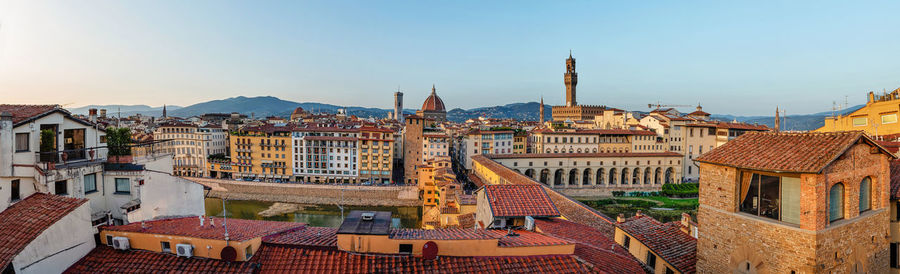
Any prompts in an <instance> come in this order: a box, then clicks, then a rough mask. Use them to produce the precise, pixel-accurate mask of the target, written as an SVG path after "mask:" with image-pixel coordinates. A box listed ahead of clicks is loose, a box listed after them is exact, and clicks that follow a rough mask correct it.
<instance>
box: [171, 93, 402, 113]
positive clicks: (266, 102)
mask: <svg viewBox="0 0 900 274" xmlns="http://www.w3.org/2000/svg"><path fill="white" fill-rule="evenodd" d="M298 106H299V107H302V108H303V109H304V110H306V111H311V112H315V113H337V110H338V109H340V108H344V109H346V110H347V114H348V115H356V116H359V117H364V118H365V117H374V118H383V117H387V115H388V112H390V111H391V110H388V109H379V108H364V107H344V106H337V105H331V104H322V103H315V102H305V103H298V102H292V101H287V100H282V99H279V98H276V97H272V96H259V97H244V96H238V97H232V98H228V99H222V100H213V101H208V102H203V103H198V104H194V105H190V106H187V107H184V108H181V109H178V110H176V111H169V116H176V117H191V116H197V115H202V114H204V113H232V112H238V113H241V114H246V115H248V116H249V115H253V116H255V117H266V116H278V117H288V116H290V115H291V112H293V111H294V109H296V108H297V107H298ZM414 112H415V111H411V110H404V113H414Z"/></svg>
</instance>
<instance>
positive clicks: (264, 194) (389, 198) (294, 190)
mask: <svg viewBox="0 0 900 274" xmlns="http://www.w3.org/2000/svg"><path fill="white" fill-rule="evenodd" d="M185 179H187V180H191V181H194V182H196V183H199V184H202V185H205V186H207V187H209V188H210V190H209V193H208V194H207V197H213V198H220V199H227V200H251V201H268V202H282V203H296V204H316V205H353V206H420V205H422V203H421V202H420V201H419V199H418V189H417V188H416V187H415V186H352V185H316V184H285V183H263V182H246V181H235V180H224V179H208V178H189V177H185Z"/></svg>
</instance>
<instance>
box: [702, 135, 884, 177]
mask: <svg viewBox="0 0 900 274" xmlns="http://www.w3.org/2000/svg"><path fill="white" fill-rule="evenodd" d="M861 139H862V140H864V141H865V142H866V143H868V144H869V145H872V146H875V147H877V148H878V149H880V150H882V151H883V152H884V153H886V154H889V155H891V157H893V154H891V153H890V152H889V151H887V150H885V149H884V148H882V147H881V146H879V145H878V144H876V143H875V142H873V141H872V140H871V139H869V137H868V136H866V135H865V134H864V133H862V132H861V131H849V132H833V133H768V132H750V133H747V134H744V135H741V137H738V138H736V139H734V140H732V141H729V142H728V143H725V144H724V145H722V146H720V147H718V148H716V149H713V150H712V151H709V152H707V153H706V154H703V156H700V157H699V158H697V159H695V160H694V161H698V162H702V163H710V164H716V165H724V166H731V167H737V168H746V169H753V170H761V171H773V172H800V173H819V172H822V171H823V170H824V169H825V167H827V166H828V165H829V164H831V163H832V162H834V161H835V160H837V158H838V157H839V156H841V155H842V154H844V152H845V151H847V149H849V148H850V147H851V146H853V145H854V144H855V143H856V142H857V141H859V140H861Z"/></svg>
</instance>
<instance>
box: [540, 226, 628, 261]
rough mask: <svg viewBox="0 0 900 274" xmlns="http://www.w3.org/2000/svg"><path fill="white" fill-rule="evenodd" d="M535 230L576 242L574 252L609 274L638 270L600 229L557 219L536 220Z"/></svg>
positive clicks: (624, 251) (626, 254) (619, 247)
mask: <svg viewBox="0 0 900 274" xmlns="http://www.w3.org/2000/svg"><path fill="white" fill-rule="evenodd" d="M535 225H536V226H537V229H538V230H540V231H541V232H542V233H544V234H545V235H551V236H555V237H558V238H561V239H565V240H568V241H571V242H574V243H576V245H575V255H576V256H578V257H580V258H581V259H583V260H586V261H588V262H590V263H591V264H593V265H594V267H596V268H597V269H598V270H600V271H608V272H610V273H640V272H642V271H643V270H642V264H641V263H640V261H638V260H637V259H636V258H634V256H632V255H631V253H629V252H628V250H626V249H625V248H624V247H622V246H620V245H619V244H617V243H616V242H615V241H614V240H613V239H611V238H610V237H608V236H606V233H605V232H604V231H601V230H599V229H596V228H593V227H591V226H587V225H583V224H579V223H575V222H571V221H568V220H564V219H560V218H552V219H537V220H535Z"/></svg>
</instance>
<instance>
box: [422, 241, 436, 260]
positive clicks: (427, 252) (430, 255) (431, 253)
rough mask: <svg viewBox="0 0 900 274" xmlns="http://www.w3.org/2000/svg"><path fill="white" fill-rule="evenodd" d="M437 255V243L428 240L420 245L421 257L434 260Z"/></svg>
mask: <svg viewBox="0 0 900 274" xmlns="http://www.w3.org/2000/svg"><path fill="white" fill-rule="evenodd" d="M437 255H438V246H437V243H435V242H433V241H428V242H427V243H425V245H423V246H422V258H423V259H426V260H434V259H435V258H437Z"/></svg>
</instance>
